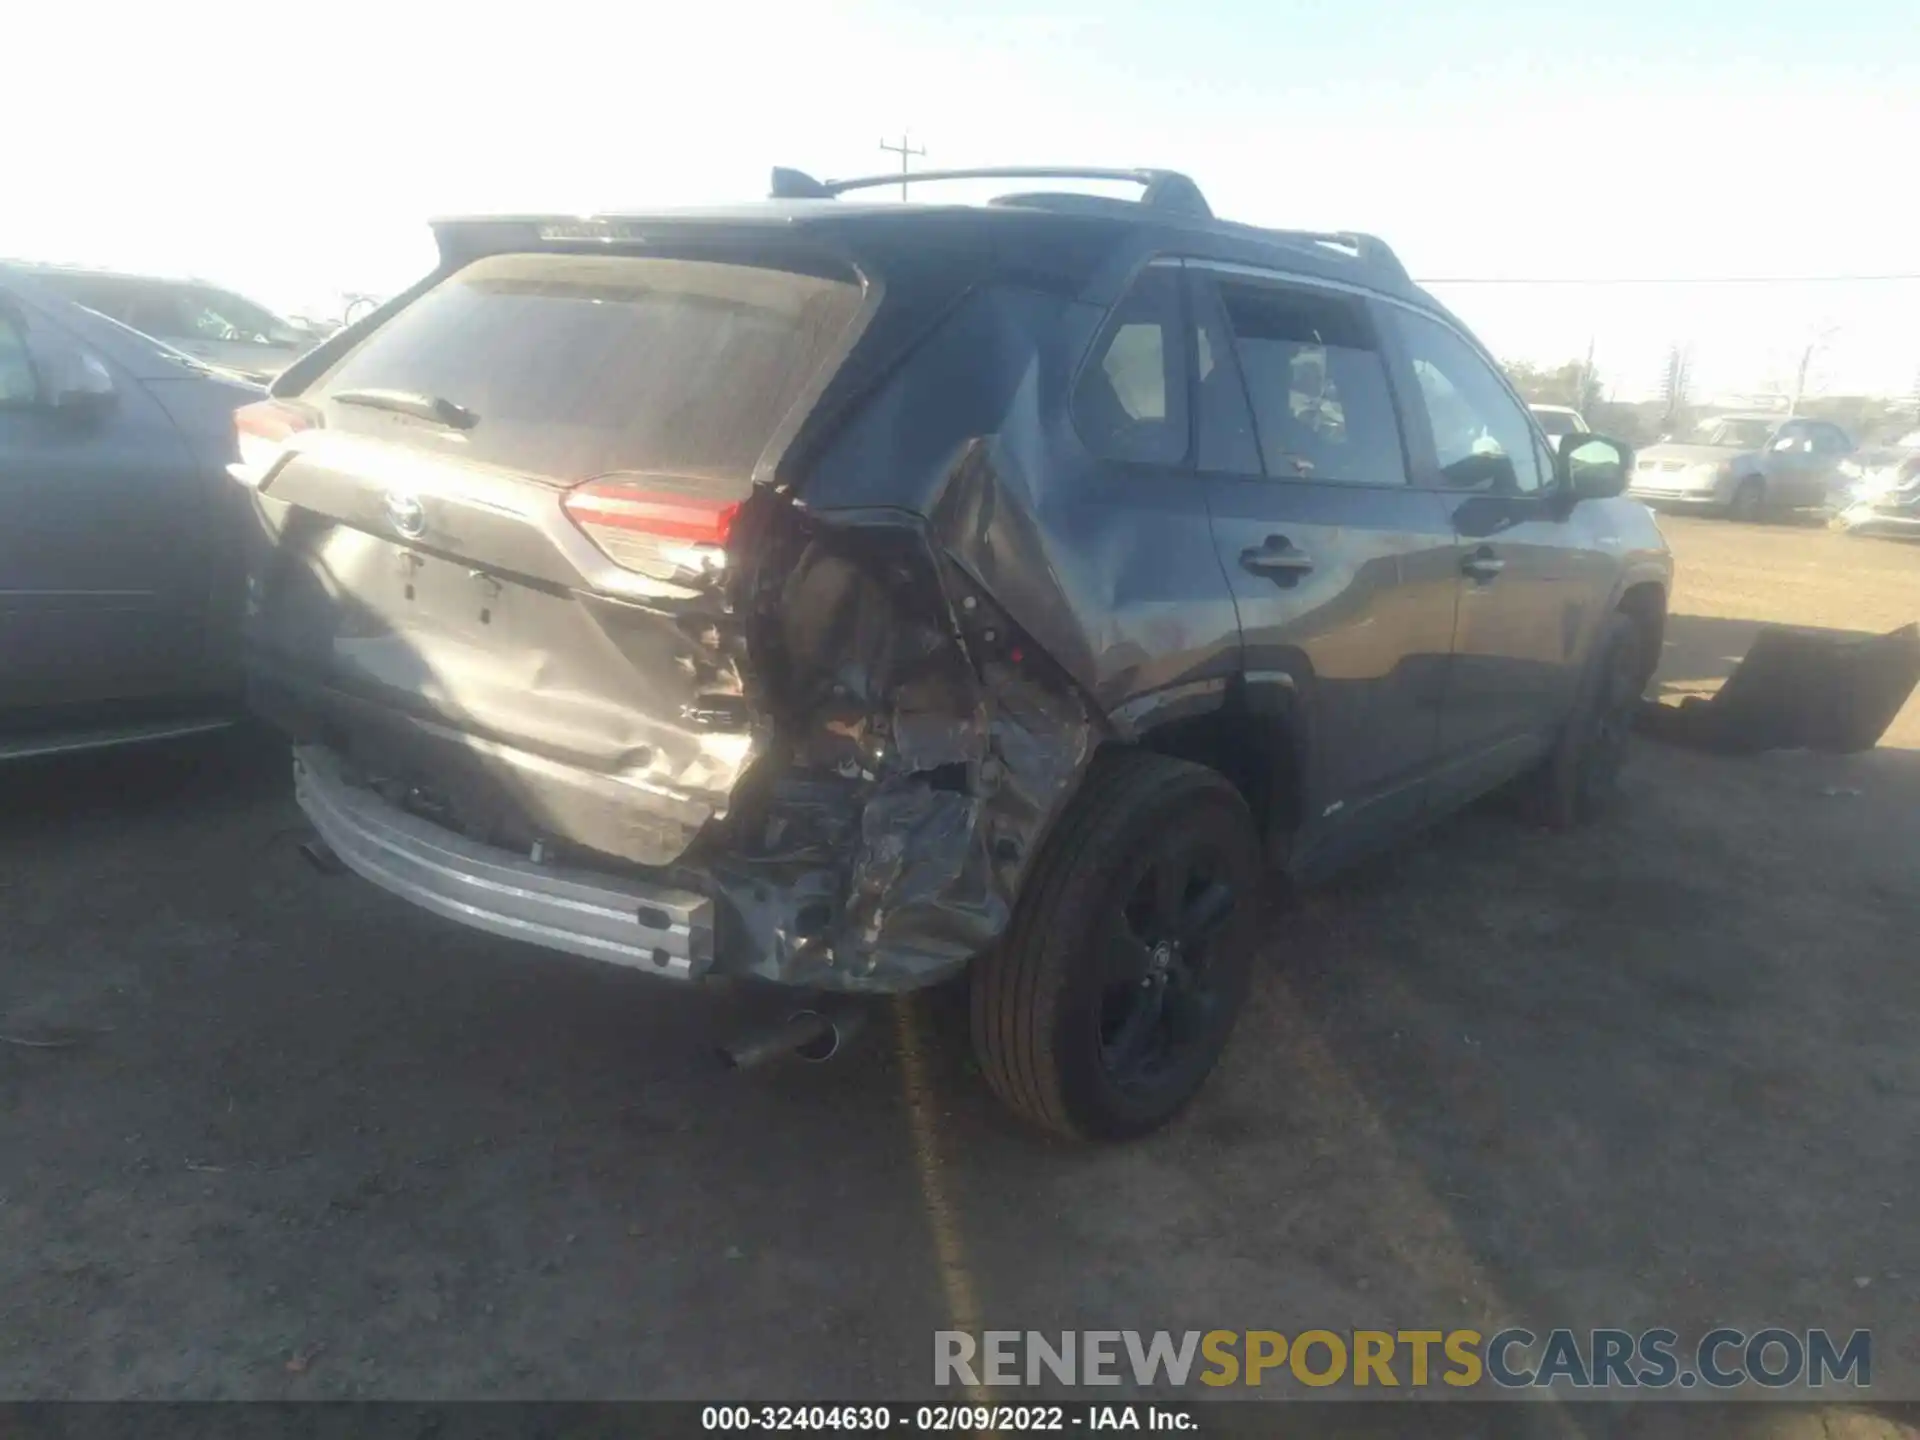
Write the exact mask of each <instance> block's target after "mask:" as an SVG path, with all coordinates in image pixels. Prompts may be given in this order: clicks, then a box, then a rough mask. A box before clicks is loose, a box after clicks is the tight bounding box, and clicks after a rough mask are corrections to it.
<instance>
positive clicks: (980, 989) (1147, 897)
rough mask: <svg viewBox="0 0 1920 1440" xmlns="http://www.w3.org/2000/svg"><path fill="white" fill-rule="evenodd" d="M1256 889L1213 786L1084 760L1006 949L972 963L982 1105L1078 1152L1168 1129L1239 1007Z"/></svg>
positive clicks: (1145, 768) (1236, 831)
mask: <svg viewBox="0 0 1920 1440" xmlns="http://www.w3.org/2000/svg"><path fill="white" fill-rule="evenodd" d="M1261 874H1262V860H1261V853H1260V842H1259V837H1258V834H1257V833H1256V831H1255V828H1254V823H1253V817H1252V816H1251V815H1250V814H1249V813H1248V810H1247V805H1246V802H1245V801H1244V800H1243V799H1241V797H1240V793H1239V791H1237V790H1235V789H1234V788H1233V786H1232V785H1230V784H1229V783H1228V782H1227V781H1226V780H1225V779H1224V778H1223V777H1222V776H1220V775H1219V774H1218V773H1216V772H1215V771H1212V770H1209V769H1207V768H1206V767H1204V766H1201V765H1194V764H1190V763H1188V762H1187V761H1184V760H1174V759H1170V758H1168V757H1167V756H1163V755H1153V754H1147V753H1145V752H1141V751H1130V750H1129V751H1118V752H1111V753H1108V754H1103V755H1101V756H1099V757H1097V758H1096V759H1095V761H1094V764H1093V768H1092V770H1091V771H1090V772H1089V774H1088V775H1087V777H1086V780H1085V782H1084V783H1083V785H1082V786H1081V789H1080V793H1079V795H1078V796H1077V797H1076V798H1075V799H1074V800H1073V801H1072V802H1071V804H1070V807H1069V809H1068V812H1067V813H1066V814H1065V815H1064V816H1062V817H1061V819H1060V821H1059V823H1058V824H1057V825H1056V826H1055V828H1054V832H1053V834H1052V836H1051V837H1050V838H1049V839H1048V840H1047V842H1046V843H1045V845H1044V846H1043V847H1042V849H1041V852H1040V854H1039V856H1038V857H1036V860H1035V863H1034V868H1033V870H1032V871H1031V873H1030V874H1029V876H1028V878H1027V882H1026V884H1025V886H1024V887H1023V889H1022V891H1021V894H1020V897H1019V900H1018V902H1017V903H1016V904H1015V906H1014V914H1013V920H1012V923H1011V924H1010V925H1009V926H1008V928H1007V933H1006V935H1005V937H1004V938H1003V939H1002V941H1001V943H1000V944H999V945H998V946H996V947H995V948H994V949H993V950H992V951H990V952H989V953H988V954H986V955H983V956H981V957H980V958H979V959H978V960H977V961H975V962H974V967H973V974H972V997H971V1001H972V1006H971V1008H972V1028H973V1046H974V1053H975V1055H976V1056H977V1058H978V1060H979V1062H980V1068H981V1070H982V1072H983V1073H984V1074H985V1075H986V1078H987V1083H988V1084H989V1085H990V1086H991V1087H992V1088H993V1091H994V1093H995V1094H996V1095H998V1096H999V1097H1000V1099H1001V1100H1003V1101H1004V1102H1006V1104H1007V1105H1009V1106H1010V1107H1011V1108H1012V1109H1013V1110H1015V1111H1016V1112H1018V1113H1019V1114H1020V1115H1022V1116H1023V1117H1025V1118H1026V1119H1028V1120H1030V1121H1032V1122H1033V1123H1035V1124H1037V1125H1040V1126H1042V1127H1044V1128H1046V1129H1049V1130H1053V1131H1055V1132H1057V1133H1059V1134H1062V1135H1066V1136H1069V1137H1072V1138H1075V1139H1083V1140H1124V1139H1130V1138H1132V1137H1134V1136H1137V1135H1144V1134H1146V1133H1147V1132H1148V1131H1150V1130H1154V1129H1157V1128H1158V1127H1159V1126H1161V1125H1164V1124H1165V1123H1166V1122H1167V1121H1168V1120H1170V1119H1172V1118H1173V1116H1174V1115H1175V1114H1177V1113H1178V1112H1179V1111H1180V1110H1181V1109H1182V1107H1184V1106H1185V1105H1186V1104H1187V1102H1188V1101H1190V1100H1192V1099H1193V1097H1194V1096H1195V1095H1196V1094H1197V1093H1199V1090H1200V1088H1201V1086H1202V1085H1203V1084H1204V1083H1205V1081H1206V1079H1207V1076H1208V1075H1209V1074H1211V1073H1212V1071H1213V1068H1214V1065H1215V1062H1217V1061H1218V1059H1219V1058H1220V1054H1221V1052H1222V1051H1223V1050H1224V1049H1225V1048H1226V1043H1227V1038H1228V1036H1229V1035H1230V1034H1231V1033H1232V1030H1233V1022H1234V1019H1235V1017H1236V1016H1237V1015H1238V1013H1239V1010H1240V1006H1241V1003H1242V1002H1243V1001H1244V1000H1245V998H1246V992H1247V984H1248V979H1249V976H1250V974H1251V971H1252V964H1253V952H1254V947H1255V944H1256V941H1257V936H1258V930H1259V926H1258V913H1257V912H1258V908H1259V896H1260V880H1261ZM1136 979H1137V981H1138V983H1136Z"/></svg>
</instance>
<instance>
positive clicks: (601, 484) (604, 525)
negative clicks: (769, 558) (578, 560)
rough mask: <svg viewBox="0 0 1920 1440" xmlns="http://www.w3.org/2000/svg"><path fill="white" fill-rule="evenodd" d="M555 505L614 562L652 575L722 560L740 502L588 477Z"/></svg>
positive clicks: (695, 568) (708, 566)
mask: <svg viewBox="0 0 1920 1440" xmlns="http://www.w3.org/2000/svg"><path fill="white" fill-rule="evenodd" d="M561 505H562V506H563V508H564V509H565V510H566V512H567V516H568V518H569V519H571V520H572V521H573V523H574V524H575V525H578V526H579V527H580V530H581V533H582V534H584V535H585V536H586V537H587V538H588V539H589V540H591V541H592V542H593V543H594V544H595V545H596V546H598V547H599V549H600V551H601V553H603V554H604V555H605V556H606V557H607V558H608V559H609V560H611V561H613V563H614V564H616V565H619V566H621V567H622V568H624V569H627V570H647V571H653V572H656V573H657V572H659V571H661V570H662V569H667V570H675V571H694V572H699V571H705V570H714V569H718V568H719V567H720V566H722V565H723V564H725V563H726V544H727V537H728V536H729V535H730V534H731V533H732V532H733V522H734V518H735V517H736V516H737V515H739V513H740V505H741V502H740V501H738V500H720V499H715V498H713V497H711V496H706V495H696V494H690V493H687V492H685V491H675V490H668V489H664V488H662V487H660V486H659V485H658V484H657V483H655V484H652V485H649V484H647V483H646V482H644V481H633V480H589V481H587V482H586V484H584V485H579V486H576V487H575V488H573V489H572V490H569V491H568V492H567V496H566V498H565V499H564V500H563V501H561Z"/></svg>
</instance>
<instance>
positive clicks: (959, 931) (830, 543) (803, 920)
mask: <svg viewBox="0 0 1920 1440" xmlns="http://www.w3.org/2000/svg"><path fill="white" fill-rule="evenodd" d="M796 524H797V525H798V526H800V527H802V528H803V529H804V530H805V532H807V533H805V535H804V536H803V537H800V538H798V539H797V541H796V543H795V550H796V553H795V554H794V555H793V557H792V560H791V564H790V566H787V565H785V562H780V563H781V565H782V567H783V568H784V577H783V579H782V580H781V582H780V584H779V586H778V593H777V594H776V595H775V596H774V597H773V599H772V605H771V607H770V614H769V616H768V623H770V624H771V625H773V626H774V627H776V632H777V635H778V637H779V643H778V646H777V648H778V650H779V652H780V653H781V655H782V657H783V658H782V662H781V663H782V664H783V666H784V667H785V671H786V674H785V677H784V680H783V682H782V683H780V684H779V686H778V687H777V688H778V689H779V690H780V691H781V692H782V693H780V694H778V695H775V696H771V697H769V704H770V707H771V708H772V710H773V712H774V731H775V736H776V744H775V746H774V749H775V750H776V751H777V752H779V753H778V754H777V755H771V756H769V760H768V764H769V765H770V766H775V767H779V768H778V773H777V774H776V775H775V777H774V778H773V780H772V783H771V784H770V785H769V786H768V787H767V788H766V790H765V792H764V794H763V795H762V796H761V797H760V798H759V799H758V800H757V801H752V802H748V803H743V804H742V805H741V806H739V807H738V814H737V816H736V819H735V823H734V825H733V827H732V829H731V833H730V835H729V837H728V842H729V843H727V844H726V845H725V846H724V847H723V848H721V849H720V850H718V851H717V853H716V855H715V857H714V859H713V860H712V862H711V864H710V873H711V875H712V876H713V878H714V879H715V880H716V881H717V882H718V887H719V889H720V891H721V893H722V895H723V896H724V898H725V899H726V900H727V901H728V902H729V904H730V907H731V909H732V911H733V914H734V916H735V917H737V920H738V922H739V924H740V925H741V926H742V927H743V928H744V930H745V932H746V933H745V934H744V935H743V936H741V937H740V938H741V940H742V941H743V942H744V943H742V944H741V945H740V946H739V947H738V951H737V953H739V954H741V955H743V956H746V957H749V960H748V968H747V970H746V971H745V973H747V974H751V975H756V976H759V977H761V978H765V979H770V980H777V981H780V982H782V983H785V984H790V985H803V986H807V987H811V988H818V989H827V990H851V991H898V990H906V989H913V988H918V987H920V986H923V985H928V984H933V983H937V982H938V981H940V980H942V979H944V978H946V977H948V976H950V975H952V974H955V973H957V972H958V971H959V970H960V969H961V968H962V967H963V966H964V965H965V964H966V962H967V961H968V960H969V959H970V958H971V957H972V956H974V955H975V954H978V953H979V952H980V951H981V950H983V949H985V948H987V947H988V946H990V945H991V944H992V943H993V942H994V940H995V939H997V938H998V936H999V935H1000V933H1001V932H1002V931H1003V930H1004V929H1005V928H1006V925H1007V921H1008V919H1009V916H1010V914H1011V910H1012V905H1013V898H1014V896H1015V895H1016V894H1017V893H1018V889H1019V884H1020V880H1021V877H1022V875H1023V874H1024V871H1025V867H1026V865H1027V863H1028V862H1029V860H1030V858H1031V856H1032V854H1033V852H1034V850H1035V848H1036V847H1037V845H1038V842H1039V839H1040V837H1041V835H1042V833H1043V832H1044V829H1045V827H1046V825H1047V824H1048V823H1049V822H1050V820H1051V819H1052V817H1053V816H1054V815H1055V814H1056V813H1057V812H1058V810H1059V808H1060V806H1061V804H1062V802H1063V801H1064V799H1065V798H1066V796H1067V794H1068V793H1069V791H1070V790H1071V789H1072V787H1073V786H1074V784H1075V783H1076V782H1077V780H1078V778H1079V776H1080V774H1081V773H1082V772H1083V771H1084V769H1085V766H1086V763H1087V761H1088V760H1089V759H1090V758H1091V755H1092V751H1093V748H1094V745H1095V743H1096V739H1097V735H1098V731H1099V725H1098V722H1097V721H1096V719H1095V717H1094V715H1093V714H1092V713H1091V711H1090V709H1089V707H1088V705H1087V704H1086V702H1085V701H1084V700H1083V699H1082V698H1081V697H1080V695H1079V693H1078V691H1077V690H1076V688H1075V687H1074V686H1073V685H1072V683H1071V682H1070V681H1069V680H1067V679H1066V677H1065V676H1064V675H1062V674H1061V673H1060V672H1059V671H1058V670H1057V668H1056V667H1054V666H1053V665H1052V664H1051V663H1050V661H1049V660H1048V659H1047V657H1046V656H1045V654H1044V653H1043V652H1042V651H1041V650H1040V649H1039V647H1037V646H1035V645H1033V643H1032V642H1031V640H1030V639H1029V638H1028V637H1026V636H1025V635H1024V633H1023V632H1022V631H1020V630H1019V628H1018V627H1016V626H1014V625H1012V624H1011V622H1010V621H1009V620H1008V618H1007V616H1006V615H1005V614H1004V612H1002V611H1001V610H1000V609H999V607H998V606H997V605H996V604H995V603H994V601H993V600H992V598H991V597H989V596H988V595H987V594H986V593H985V591H984V590H982V589H980V588H979V587H977V586H975V585H974V584H973V583H972V582H971V580H970V579H969V577H967V576H966V575H965V574H964V572H962V571H960V570H959V568H958V567H957V566H955V565H954V564H953V563H952V561H951V559H950V558H949V557H946V556H944V555H942V554H940V553H939V552H938V551H937V550H936V548H935V545H934V543H933V540H932V537H931V536H930V535H929V533H928V531H927V529H926V527H925V526H924V525H922V524H921V523H920V522H918V521H916V520H914V519H912V518H911V517H903V516H901V515H899V514H897V513H895V514H892V515H878V514H875V515H856V516H852V517H830V518H827V519H824V520H823V519H819V518H808V519H805V520H799V519H796Z"/></svg>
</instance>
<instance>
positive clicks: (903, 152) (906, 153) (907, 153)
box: [880, 130, 927, 200]
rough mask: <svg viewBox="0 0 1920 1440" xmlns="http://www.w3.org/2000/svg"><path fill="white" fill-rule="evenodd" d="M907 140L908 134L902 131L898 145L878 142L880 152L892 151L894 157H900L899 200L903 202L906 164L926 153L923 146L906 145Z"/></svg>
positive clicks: (905, 185) (905, 195)
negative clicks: (916, 156)
mask: <svg viewBox="0 0 1920 1440" xmlns="http://www.w3.org/2000/svg"><path fill="white" fill-rule="evenodd" d="M908 138H909V137H908V134H907V132H906V131H904V130H902V131H901V132H900V143H899V144H898V145H889V144H888V143H887V142H886V141H885V140H882V141H881V142H880V148H881V149H882V150H890V151H892V152H893V153H894V154H896V155H898V156H899V157H900V198H901V199H902V200H904V199H906V198H907V166H908V162H909V161H910V160H911V159H912V157H914V156H915V155H920V156H924V155H925V154H926V153H927V150H926V147H925V146H924V145H910V144H908V143H907V141H908Z"/></svg>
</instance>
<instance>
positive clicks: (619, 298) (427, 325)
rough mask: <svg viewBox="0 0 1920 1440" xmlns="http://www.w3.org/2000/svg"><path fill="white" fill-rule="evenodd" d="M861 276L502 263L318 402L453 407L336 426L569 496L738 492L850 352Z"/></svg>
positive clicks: (418, 319)
mask: <svg viewBox="0 0 1920 1440" xmlns="http://www.w3.org/2000/svg"><path fill="white" fill-rule="evenodd" d="M862 297H863V292H862V289H861V287H860V285H859V284H858V283H857V282H856V281H855V279H854V278H853V277H852V276H851V275H848V276H847V277H846V278H845V279H833V278H825V277H822V276H819V275H812V274H801V273H798V272H795V271H788V270H779V269H771V268H764V267H760V266H754V265H744V264H731V263H721V262H717V261H708V260H689V259H667V258H663V257H658V256H616V255H554V254H517V255H496V256H492V257H489V258H487V259H483V260H478V261H475V262H474V263H473V264H471V265H468V266H466V267H465V268H464V269H462V270H460V271H459V272H457V273H456V274H454V275H452V276H450V277H449V278H448V279H447V280H445V281H443V282H442V283H441V284H439V285H437V286H436V287H435V288H434V289H432V290H430V291H429V292H428V293H427V294H425V295H423V296H421V297H420V299H418V300H416V301H415V302H414V303H413V304H412V305H409V306H408V307H407V308H406V309H404V310H402V311H401V312H400V313H399V314H398V315H395V316H394V317H393V318H392V319H390V320H389V321H388V322H387V323H386V324H385V325H382V326H381V327H380V328H379V329H378V330H376V331H374V332H373V334H372V335H370V336H369V337H368V338H367V339H366V341H365V342H363V343H362V344H361V345H360V346H359V347H358V348H356V349H355V350H353V351H352V352H351V353H350V354H349V355H348V356H347V357H346V359H344V360H343V361H341V363H340V364H339V365H338V366H337V367H335V369H334V370H332V371H331V372H330V373H329V374H328V375H327V376H326V377H325V378H324V380H323V381H322V382H321V384H320V385H319V386H318V387H317V388H316V390H315V391H314V392H313V393H312V396H311V398H314V399H318V400H321V401H325V400H326V399H327V398H328V397H329V396H333V395H339V394H341V393H343V392H346V391H361V392H366V391H376V392H377V391H388V392H398V393H400V394H403V395H410V396H416V397H427V398H430V399H433V400H445V401H451V402H452V403H453V404H454V405H457V406H460V407H462V408H463V409H464V410H465V411H467V412H469V413H470V414H471V415H472V416H473V417H475V418H474V422H473V424H472V425H471V427H470V428H465V429H461V430H457V431H455V430H447V429H444V428H442V427H438V426H435V425H434V424H433V423H432V422H430V421H422V420H420V419H418V418H408V417H404V416H400V415H395V414H393V413H390V412H388V411H383V410H380V409H375V408H368V407H365V406H361V405H349V404H340V403H338V402H335V403H333V404H331V405H329V406H328V407H327V408H328V420H327V423H328V425H329V426H330V427H332V428H337V429H347V430H355V431H360V432H363V433H372V434H378V435H380V436H381V437H382V438H384V439H389V440H393V441H396V442H399V443H410V444H418V445H423V446H443V445H444V446H448V447H454V446H457V453H458V454H459V455H460V456H461V457H462V458H464V459H471V460H474V461H477V462H480V463H482V464H487V465H494V466H499V467H501V468H504V469H508V470H512V471H515V472H518V473H522V474H526V475H532V476H538V477H542V478H546V479H550V480H553V481H557V482H561V483H566V484H572V483H576V482H578V481H582V480H588V479H592V478H594V477H595V476H601V475H613V474H645V475H654V476H673V477H679V478H683V479H690V480H702V479H731V480H736V481H744V480H746V479H747V478H749V477H750V476H751V475H752V473H753V469H754V466H755V464H756V462H757V461H758V460H759V458H760V456H761V454H762V452H763V451H764V450H766V448H767V446H768V445H769V443H770V442H771V441H772V440H773V438H774V437H775V435H776V433H777V432H778V431H779V430H780V428H781V424H782V422H783V421H784V420H785V419H786V418H787V416H788V414H789V412H790V411H792V410H793V409H794V408H795V406H796V405H797V404H798V403H799V402H800V400H801V399H802V397H803V396H805V395H806V394H807V393H808V391H809V389H810V387H813V386H815V385H817V384H824V383H825V380H826V379H827V378H828V377H827V375H826V374H825V373H824V370H825V367H826V366H827V364H828V363H829V361H832V360H837V359H838V358H839V357H840V356H841V355H842V354H843V353H844V348H845V346H846V344H847V342H848V341H849V339H850V338H851V335H850V331H851V327H852V324H853V321H854V319H855V317H856V316H857V315H858V314H859V311H860V307H861V303H862Z"/></svg>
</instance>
